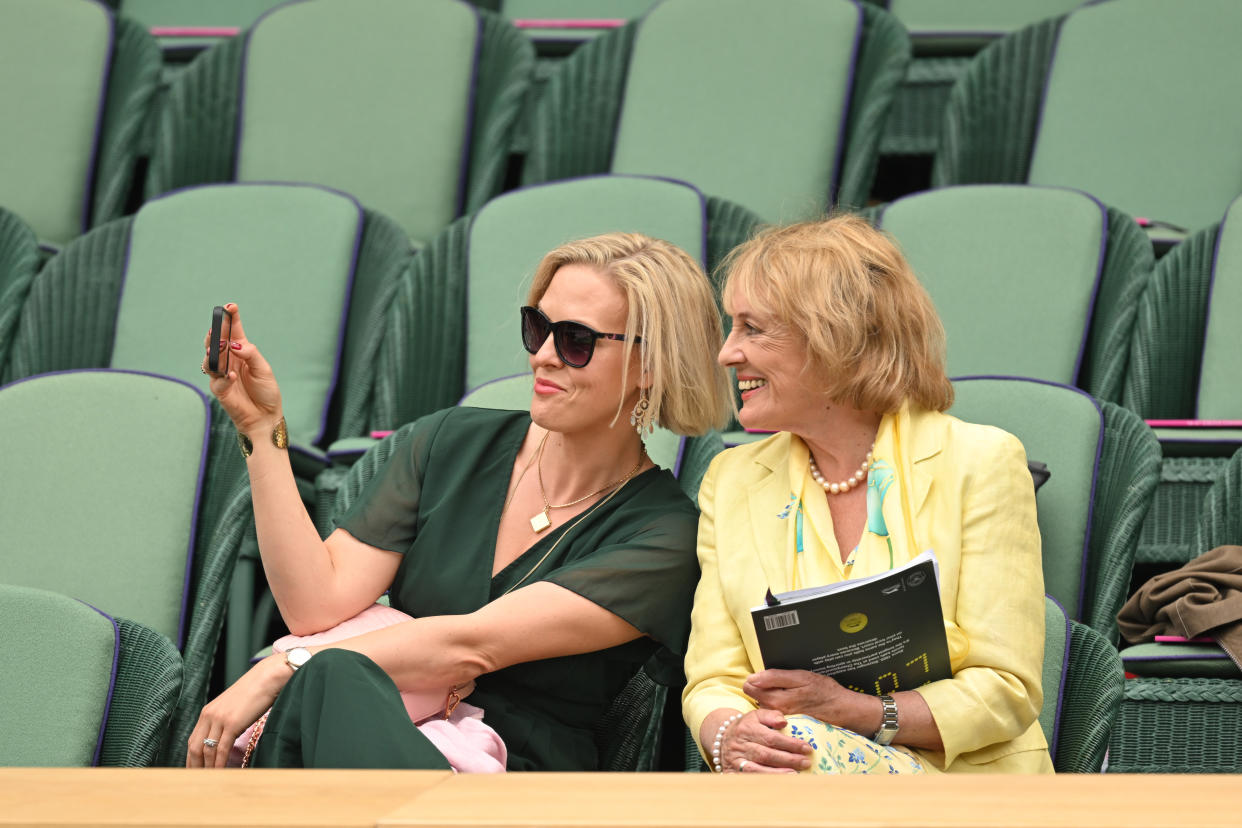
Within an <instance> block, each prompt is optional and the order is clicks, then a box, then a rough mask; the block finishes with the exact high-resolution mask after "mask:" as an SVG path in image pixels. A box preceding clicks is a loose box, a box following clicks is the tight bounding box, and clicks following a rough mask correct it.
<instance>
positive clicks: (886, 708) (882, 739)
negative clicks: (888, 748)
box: [871, 695, 898, 746]
mask: <svg viewBox="0 0 1242 828" xmlns="http://www.w3.org/2000/svg"><path fill="white" fill-rule="evenodd" d="M880 704H881V705H882V706H883V718H881V719H880V729H879V730H877V731H876V732H875V735H874V736H872V737H871V741H873V742H875V743H876V744H877V745H881V746H884V745H891V744H892V743H893V739H894V738H895V737H896V736H897V730H898V728H897V702H896V701H895V700H894V699H893V697H892V696H887V695H886V696H880Z"/></svg>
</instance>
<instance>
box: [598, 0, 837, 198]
mask: <svg viewBox="0 0 1242 828" xmlns="http://www.w3.org/2000/svg"><path fill="white" fill-rule="evenodd" d="M861 32H862V10H861V9H860V8H859V7H858V5H857V4H856V3H854V2H852V0H769V2H765V3H753V2H750V1H749V0H681V2H677V3H662V4H659V5H657V6H655V7H654V8H653V9H652V10H651V12H650V13H648V14H647V16H646V17H644V18H643V20H642V22H641V24H640V26H639V29H638V34H637V36H636V38H635V42H634V50H633V54H632V55H631V57H630V65H629V74H628V76H627V78H626V84H625V93H624V103H623V105H622V109H621V115H620V120H619V124H618V128H617V138H616V144H615V149H614V155H613V163H612V171H613V172H621V173H639V174H647V175H666V176H670V177H672V178H678V179H681V180H683V181H689V182H690V183H692V184H694V185H695V186H696V187H698V188H699V189H701V190H702V191H703V192H705V193H707V194H709V195H713V196H719V197H721V198H727V199H729V200H730V201H735V202H737V203H739V204H742V205H743V206H745V207H749V208H750V209H751V210H754V211H755V212H756V213H758V214H759V215H760V216H761V217H763V218H764V219H765V220H767V221H773V222H776V221H792V220H797V219H806V218H813V217H815V216H817V215H820V214H822V213H823V212H824V210H825V209H826V207H827V205H828V204H829V203H830V201H831V200H832V195H833V193H834V192H835V187H836V183H837V180H836V177H837V172H838V166H839V162H840V157H841V154H842V151H843V141H844V139H843V135H844V129H843V126H844V124H845V119H846V113H847V112H848V111H849V103H850V94H851V91H852V82H853V70H854V61H855V58H856V55H857V50H858V43H859V39H860V36H861Z"/></svg>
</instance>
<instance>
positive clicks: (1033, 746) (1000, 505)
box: [682, 409, 1052, 773]
mask: <svg viewBox="0 0 1242 828" xmlns="http://www.w3.org/2000/svg"><path fill="white" fill-rule="evenodd" d="M894 416H896V417H898V418H900V422H899V426H900V428H901V434H902V440H903V443H904V445H903V451H904V453H905V455H906V456H904V457H898V458H896V460H895V465H896V466H897V473H898V474H904V475H906V479H907V481H908V483H909V489H908V491H909V498H910V500H911V501H912V502H911V504H910V510H911V512H912V515H911V518H912V519H911V524H912V528H913V532H914V534H915V536H916V537H915V538H914V539H913V540H907V542H908V543H911V542H912V543H913V544H915V546H914V547H913V548H914V549H915V550H917V551H923V550H926V549H929V548H930V549H933V550H934V551H935V553H936V557H937V559H938V560H939V563H940V587H941V595H940V600H941V606H942V609H943V613H944V620H945V628H946V633H947V636H948V640H949V655H950V661H951V663H952V667H953V671H954V676H953V678H952V679H946V680H943V681H937V682H933V683H931V684H927V685H925V686H923V687H921V688H919V689H918V691H917V692H919V693H920V695H922V696H923V698H924V699H925V700H926V702H927V705H928V707H929V708H930V710H931V713H932V716H933V717H934V719H935V721H936V725H937V727H938V728H939V730H940V734H941V737H942V738H943V740H944V752H943V753H939V752H932V751H924V750H918V751H916V752H917V753H918V754H919V755H921V756H922V757H923V758H924V759H926V760H927V761H929V762H930V763H932V764H933V765H935V766H936V767H938V768H941V769H943V770H948V771H953V772H958V771H990V772H996V771H1004V772H1012V773H1040V772H1051V771H1052V763H1051V761H1050V759H1049V756H1048V749H1047V743H1046V742H1045V740H1044V735H1043V731H1042V730H1041V729H1040V726H1039V722H1038V720H1037V718H1038V716H1039V711H1040V706H1041V704H1042V702H1043V692H1042V689H1041V686H1040V681H1041V674H1042V665H1043V653H1044V599H1043V592H1044V587H1043V570H1042V565H1041V552H1040V538H1039V528H1038V525H1037V524H1036V520H1035V492H1034V486H1033V485H1032V483H1031V475H1030V472H1029V470H1028V469H1027V465H1026V452H1025V450H1024V449H1023V447H1022V444H1021V443H1020V442H1019V441H1018V440H1017V438H1015V437H1014V436H1013V435H1011V434H1009V433H1007V432H1004V431H1001V430H1000V429H997V428H992V427H990V426H981V425H974V424H971V423H964V422H962V421H961V420H958V419H956V418H954V417H950V416H948V415H946V414H941V413H939V412H927V411H920V410H911V409H903V411H902V412H901V413H900V414H898V415H894ZM882 427H883V426H882ZM791 440H792V437H791V436H790V435H789V434H786V433H781V434H776V435H773V436H772V437H770V438H768V439H766V440H763V441H761V442H758V443H752V444H750V445H745V446H739V447H737V448H734V449H730V450H728V451H725V452H723V453H722V454H720V455H718V456H717V457H716V459H715V460H714V461H713V462H712V465H711V467H710V468H709V469H708V472H707V475H706V476H705V477H704V479H703V484H702V486H701V488H700V490H699V508H700V510H701V512H702V515H701V517H700V519H699V539H698V554H699V565H700V566H701V568H702V576H701V578H700V581H699V585H698V589H697V591H696V593H695V598H694V609H693V612H692V618H691V632H690V644H689V648H688V650H687V654H686V679H687V685H686V689H685V692H684V693H683V695H682V707H683V712H684V715H685V719H686V723H687V724H688V725H689V726H690V730H691V732H692V733H693V734H694V737H695V738H696V739H697V738H698V736H699V730H700V727H701V725H702V723H703V719H704V718H706V717H707V715H708V714H709V713H711V712H712V711H713V710H717V709H719V708H729V709H732V710H738V711H747V710H751V709H754V707H755V704H754V702H753V701H752V700H751V699H750V698H748V697H747V696H746V695H745V694H744V693H743V692H742V683H743V682H744V681H745V680H746V677H747V676H749V675H750V674H751V673H755V672H758V671H760V670H762V669H763V661H762V658H761V656H760V653H759V646H758V642H757V641H756V639H755V631H754V625H753V623H752V622H751V616H750V610H751V608H752V607H756V606H759V605H760V604H762V603H763V598H764V592H765V591H766V590H767V589H768V588H769V587H771V589H772V591H773V592H781V591H784V590H786V589H788V588H789V585H790V583H791V577H790V575H791V574H790V573H789V572H788V571H787V569H788V561H789V553H788V550H787V534H786V527H785V526H784V522H783V521H781V520H780V519H779V518H778V517H777V515H778V513H780V512H781V510H782V509H783V508H784V507H785V506H786V504H787V503H788V500H789V493H790V491H791V489H792V484H791V481H790V480H789V452H790V446H791ZM863 735H864V736H869V735H870V734H863ZM900 739H901V737H900V734H899V735H898V742H900ZM701 748H702V746H701V745H700V749H701Z"/></svg>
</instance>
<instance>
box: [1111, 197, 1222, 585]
mask: <svg viewBox="0 0 1242 828" xmlns="http://www.w3.org/2000/svg"><path fill="white" fill-rule="evenodd" d="M1239 314H1242V199H1235V200H1234V202H1233V203H1232V204H1231V205H1230V206H1229V209H1228V211H1227V212H1226V213H1225V217H1224V219H1223V220H1222V221H1221V222H1219V223H1218V224H1215V225H1213V226H1211V227H1208V228H1206V229H1204V230H1201V231H1200V232H1198V233H1196V234H1194V235H1192V236H1191V237H1189V238H1188V239H1187V240H1186V241H1184V242H1182V244H1180V245H1178V246H1177V247H1176V248H1174V249H1173V250H1172V251H1171V252H1170V253H1169V254H1168V255H1166V256H1165V257H1164V258H1162V259H1161V260H1160V261H1159V263H1158V264H1157V265H1156V268H1155V271H1154V274H1153V278H1152V283H1151V287H1150V288H1149V289H1148V290H1147V292H1146V293H1145V294H1144V295H1143V297H1142V299H1141V301H1140V303H1139V310H1138V317H1137V321H1136V323H1135V327H1134V335H1133V341H1132V343H1131V347H1130V363H1129V369H1128V371H1127V374H1126V381H1125V393H1124V395H1123V402H1124V403H1125V405H1127V406H1128V407H1130V408H1131V409H1133V410H1134V411H1137V412H1138V413H1139V414H1140V415H1142V416H1143V417H1145V418H1147V419H1149V420H1152V421H1153V422H1154V423H1158V424H1159V425H1160V426H1162V427H1158V428H1157V429H1156V434H1157V436H1159V437H1160V441H1161V444H1162V445H1163V447H1164V454H1165V458H1164V470H1163V472H1162V481H1161V486H1160V490H1159V492H1158V493H1157V499H1156V503H1155V505H1154V506H1153V508H1152V513H1151V515H1150V517H1149V518H1148V521H1147V525H1146V526H1145V527H1144V535H1143V540H1142V541H1141V543H1140V546H1139V558H1138V560H1139V562H1140V563H1142V564H1145V565H1147V566H1145V568H1144V569H1143V570H1142V572H1141V573H1140V574H1141V575H1150V574H1154V572H1155V571H1158V570H1159V569H1161V568H1166V569H1167V568H1175V567H1177V566H1181V565H1182V564H1184V563H1186V562H1187V561H1188V560H1190V558H1192V557H1194V556H1195V555H1197V554H1199V552H1200V551H1202V550H1199V549H1197V548H1195V547H1194V545H1193V542H1192V541H1193V538H1192V534H1193V527H1194V523H1195V519H1196V516H1197V515H1198V512H1199V508H1200V504H1201V502H1202V499H1203V496H1204V495H1205V493H1206V492H1207V491H1208V489H1209V487H1210V486H1211V484H1212V481H1213V480H1214V479H1215V478H1216V476H1217V475H1218V474H1219V473H1220V471H1221V469H1222V468H1223V466H1224V464H1225V463H1226V461H1227V460H1228V458H1229V457H1230V455H1232V454H1233V453H1234V452H1235V451H1236V450H1237V449H1238V447H1239V446H1242V390H1239V383H1238V381H1237V376H1238V373H1237V356H1236V355H1237V352H1238V349H1237V345H1236V343H1235V342H1234V341H1233V337H1232V335H1231V334H1232V333H1233V330H1232V329H1236V327H1237V325H1236V324H1235V320H1236V319H1237V318H1238V315H1239ZM1183 420H1185V421H1189V422H1187V423H1185V424H1179V423H1178V421H1183ZM1205 421H1206V422H1205ZM1230 421H1233V427H1232V428H1230V427H1227V426H1228V425H1229V423H1230Z"/></svg>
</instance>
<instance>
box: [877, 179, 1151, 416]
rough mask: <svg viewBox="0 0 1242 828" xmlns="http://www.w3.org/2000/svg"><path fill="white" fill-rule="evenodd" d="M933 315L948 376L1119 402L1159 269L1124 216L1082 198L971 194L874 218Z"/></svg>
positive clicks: (945, 193)
mask: <svg viewBox="0 0 1242 828" xmlns="http://www.w3.org/2000/svg"><path fill="white" fill-rule="evenodd" d="M875 223H876V225H877V226H879V227H881V228H883V229H884V230H885V231H887V232H888V233H890V234H891V235H892V236H893V237H894V238H896V240H897V242H898V243H899V244H900V245H901V249H902V252H903V253H904V254H905V256H906V258H907V260H909V262H910V264H911V266H912V267H913V268H914V271H915V273H916V274H917V275H918V277H919V281H920V282H922V283H923V285H924V287H926V288H927V290H928V292H929V293H930V294H931V297H932V300H933V301H934V302H935V304H936V309H937V311H938V312H939V314H940V318H941V320H942V321H943V322H944V326H945V331H946V334H947V337H948V368H949V374H950V375H952V376H963V375H967V374H1005V375H1011V376H1013V375H1016V376H1024V377H1033V378H1035V379H1044V380H1049V381H1051V382H1058V383H1061V384H1064V385H1076V386H1079V387H1081V388H1084V389H1086V390H1087V391H1089V392H1090V393H1092V394H1094V395H1095V396H1097V397H1099V398H1101V399H1107V400H1112V401H1119V400H1120V399H1121V390H1122V385H1123V383H1124V379H1125V369H1126V356H1127V353H1128V351H1129V344H1130V335H1131V331H1132V329H1133V326H1134V316H1135V312H1136V307H1137V303H1138V297H1139V295H1140V294H1141V293H1142V292H1143V290H1144V288H1146V286H1147V282H1148V278H1149V275H1150V271H1151V268H1152V266H1153V264H1154V262H1153V257H1152V252H1151V245H1150V244H1149V243H1148V242H1147V239H1146V238H1145V237H1144V235H1143V233H1142V231H1141V230H1140V229H1139V228H1138V226H1137V225H1136V224H1135V223H1134V220H1133V219H1132V218H1130V217H1129V216H1127V215H1125V214H1124V213H1121V212H1120V211H1118V210H1115V209H1113V208H1110V207H1105V206H1104V205H1102V204H1100V203H1099V202H1098V201H1096V200H1095V199H1093V198H1091V197H1090V196H1088V195H1086V194H1084V193H1081V192H1079V191H1077V190H1069V189H1064V188H1058V187H1030V186H1013V185H975V186H964V187H946V188H942V189H939V190H929V191H926V192H922V193H916V194H914V195H911V196H907V197H905V198H902V199H898V200H897V201H895V202H893V203H891V204H888V205H886V206H884V207H881V208H878V211H877V215H876V218H875Z"/></svg>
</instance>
